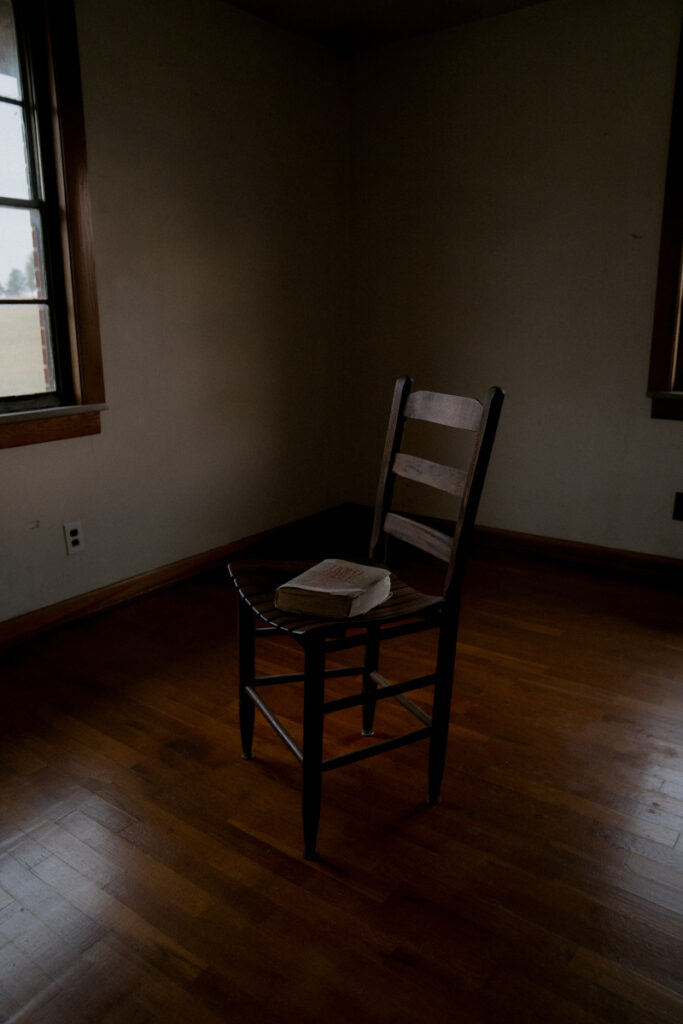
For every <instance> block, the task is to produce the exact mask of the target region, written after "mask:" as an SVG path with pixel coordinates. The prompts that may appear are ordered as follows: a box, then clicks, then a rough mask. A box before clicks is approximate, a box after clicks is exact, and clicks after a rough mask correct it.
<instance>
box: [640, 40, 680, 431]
mask: <svg viewBox="0 0 683 1024" xmlns="http://www.w3.org/2000/svg"><path fill="white" fill-rule="evenodd" d="M681 40H682V41H683V29H682V31H681ZM682 293H683V43H679V53H678V68H677V71H676V85H675V91H674V103H673V112H672V116H671V136H670V141H669V160H668V166H667V173H666V188H665V193H664V211H663V215H662V234H661V240H660V248H659V271H658V275H657V292H656V298H655V315H654V326H653V331H652V349H651V356H650V376H649V381H648V395H649V396H650V398H651V399H652V416H653V417H654V418H656V419H670V420H682V419H683V339H681V298H682Z"/></svg>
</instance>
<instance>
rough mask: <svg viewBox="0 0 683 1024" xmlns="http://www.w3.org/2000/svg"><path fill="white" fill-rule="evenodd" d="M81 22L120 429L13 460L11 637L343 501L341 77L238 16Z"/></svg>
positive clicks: (2, 583)
mask: <svg viewBox="0 0 683 1024" xmlns="http://www.w3.org/2000/svg"><path fill="white" fill-rule="evenodd" d="M77 21H78V31H79V43H80V51H81V71H82V77H83V92H84V106H85V117H86V133H87V144H88V158H89V170H90V187H91V196H92V205H93V219H94V233H95V245H96V269H97V281H98V289H99V301H100V314H101V328H102V345H103V358H104V369H105V380H106V388H107V400H108V404H109V411H108V412H105V413H103V415H102V434H101V435H100V436H96V437H88V438H81V439H77V440H68V441H60V442H55V443H51V444H41V445H34V446H31V447H26V448H15V449H8V450H5V451H2V452H0V460H1V461H2V473H3V479H4V480H5V486H4V488H3V491H4V494H3V503H2V511H1V512H0V527H1V528H0V549H1V550H0V563H1V564H2V575H1V578H0V619H4V618H9V617H11V616H14V615H17V614H20V613H22V612H25V611H28V610H31V609H34V608H38V607H41V606H44V605H48V604H51V603H53V602H57V601H60V600H62V599H65V598H68V597H70V596H72V595H74V594H78V593H84V592H86V591H89V590H92V589H95V588H97V587H100V586H103V585H106V584H108V583H111V582H113V581H116V580H121V579H125V578H127V577H129V576H132V575H135V574H137V573H140V572H144V571H146V570H149V569H152V568H154V567H157V566H160V565H165V564H168V563H171V562H173V561H175V560H177V559H181V558H184V557H187V556H190V555H192V554H195V553H198V552H202V551H207V550H209V549H211V548H212V547H215V546H218V545H222V544H225V543H228V542H230V541H232V540H235V539H237V538H240V537H244V536H247V535H249V534H252V533H254V532H256V531H259V530H262V529H265V528H268V527H271V526H273V525H275V524H277V523H281V522H285V521H287V520H290V519H294V518H297V517H299V516H301V515H305V514H307V513H311V512H313V511H315V510H317V509H319V508H323V507H326V506H328V505H330V504H334V503H335V502H337V501H339V500H341V497H342V494H341V485H340V484H339V483H338V482H337V467H336V465H335V453H336V452H337V450H338V447H339V438H340V432H339V427H338V416H337V415H336V412H337V406H338V401H339V396H340V392H341V389H340V387H339V374H340V357H339V356H340V353H341V345H340V341H341V339H342V337H343V328H342V321H341V316H340V304H339V301H338V300H339V288H340V283H339V282H340V279H341V275H340V260H341V256H342V246H343V239H344V236H343V232H342V231H341V230H340V227H341V224H342V219H341V218H342V203H341V200H340V196H341V194H342V190H343V189H344V188H345V177H344V167H343V157H344V153H345V150H346V147H345V146H344V145H343V138H344V137H345V130H346V125H345V117H344V107H343V97H342V92H341V91H340V80H339V72H340V69H339V68H338V66H337V64H336V62H334V61H330V60H329V58H328V55H327V53H326V51H324V50H323V49H322V48H318V47H316V46H315V45H314V44H312V43H308V42H306V41H303V40H300V39H297V38H296V37H294V36H292V35H289V34H287V33H285V32H281V31H279V30H277V29H271V28H269V27H268V26H267V25H265V23H263V22H260V21H258V20H257V19H255V18H251V17H249V16H247V15H245V14H243V13H242V12H240V11H237V10H235V9H233V8H231V7H230V6H229V5H228V4H226V3H222V2H220V0H193V2H192V3H187V2H184V0H183V2H181V0H145V3H139V2H138V0H118V2H117V3H115V4H93V3H89V2H87V0H78V3H77ZM77 519H80V520H81V521H82V523H83V529H84V537H85V549H84V551H83V552H82V553H81V554H80V555H78V556H75V557H71V558H67V557H66V554H65V546H64V541H63V537H62V523H64V522H69V521H71V520H77Z"/></svg>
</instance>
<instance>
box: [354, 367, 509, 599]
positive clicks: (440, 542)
mask: <svg viewBox="0 0 683 1024" xmlns="http://www.w3.org/2000/svg"><path fill="white" fill-rule="evenodd" d="M412 386H413V381H412V379H411V378H410V377H399V379H398V380H397V381H396V385H395V387H394V398H393V401H392V405H391V412H390V414H389V425H388V427H387V437H386V442H385V446H384V454H383V457H382V467H381V470H380V478H379V485H378V488H377V502H376V504H375V518H374V522H373V527H372V536H371V540H370V558H371V559H373V560H374V559H376V558H377V557H378V548H379V545H380V543H383V542H384V540H385V539H386V536H387V535H388V536H391V537H396V538H398V539H399V540H402V541H405V542H406V543H408V544H412V545H413V546H414V547H417V548H420V549H421V550H422V551H426V552H427V553H428V554H430V555H434V556H436V557H437V558H440V559H441V560H442V561H444V562H446V563H447V564H448V569H447V571H446V574H445V579H444V597H445V598H446V599H447V600H454V599H457V595H458V593H459V591H460V585H461V583H462V576H463V572H464V568H465V561H466V557H467V549H468V547H469V541H470V537H471V533H472V527H473V526H474V520H475V517H476V514H477V508H478V506H479V499H480V497H481V492H482V489H483V486H484V480H485V478H486V470H487V468H488V463H489V458H490V456H491V449H492V447H493V441H494V438H495V434H496V428H497V426H498V419H499V417H500V410H501V407H502V404H503V399H504V397H505V393H504V392H503V390H502V389H501V388H497V387H494V388H491V389H490V390H489V391H488V393H487V395H486V399H485V401H484V403H483V404H482V403H481V402H479V401H478V400H477V399H476V398H463V397H461V396H459V395H444V394H439V393H437V392H434V391H413V390H412ZM406 420H424V421H427V422H429V423H440V424H442V425H443V426H446V427H451V428H453V429H455V430H466V431H471V432H473V434H474V445H473V447H472V454H471V456H470V458H469V464H468V465H466V466H465V467H464V468H456V467H452V466H445V465H442V464H440V463H437V462H432V461H430V460H428V459H424V458H421V457H420V456H417V455H413V454H409V453H407V452H404V451H402V448H401V446H402V443H403V434H404V429H405V424H406ZM397 477H404V478H406V479H408V480H413V481H418V482H419V483H423V484H427V485H429V486H430V487H434V488H436V489H437V490H439V491H444V492H446V493H447V494H450V495H452V496H453V497H454V498H456V499H458V502H459V508H458V512H457V516H456V518H455V528H454V532H453V534H452V535H451V534H450V533H444V532H443V531H442V530H439V529H436V528H435V527H433V526H428V525H426V524H424V523H422V522H420V521H418V520H417V519H414V518H411V517H409V516H406V515H402V514H400V513H398V512H394V511H393V510H392V501H393V497H394V484H395V481H396V478H397Z"/></svg>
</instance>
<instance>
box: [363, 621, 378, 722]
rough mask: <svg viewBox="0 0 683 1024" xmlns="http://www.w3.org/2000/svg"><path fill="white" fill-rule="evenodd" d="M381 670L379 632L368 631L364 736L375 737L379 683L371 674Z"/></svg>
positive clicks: (374, 630)
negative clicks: (376, 696)
mask: <svg viewBox="0 0 683 1024" xmlns="http://www.w3.org/2000/svg"><path fill="white" fill-rule="evenodd" d="M378 668H379V630H378V629H372V628H370V629H368V635H367V643H366V645H365V671H364V672H363V697H364V700H363V725H362V728H361V734H362V735H363V736H374V735H375V730H374V723H375V708H376V707H377V700H376V698H375V695H376V693H377V683H376V682H375V681H374V679H372V678H371V675H370V673H371V672H376V671H377V669H378Z"/></svg>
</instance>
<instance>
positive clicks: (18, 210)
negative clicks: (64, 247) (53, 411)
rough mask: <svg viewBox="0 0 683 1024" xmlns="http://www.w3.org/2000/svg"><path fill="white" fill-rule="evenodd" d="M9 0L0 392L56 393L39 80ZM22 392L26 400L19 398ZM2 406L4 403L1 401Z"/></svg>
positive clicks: (2, 90)
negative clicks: (38, 92)
mask: <svg viewBox="0 0 683 1024" xmlns="http://www.w3.org/2000/svg"><path fill="white" fill-rule="evenodd" d="M22 41H23V37H22V34H21V26H20V25H17V22H16V20H15V18H14V16H13V10H12V4H11V2H10V0H0V399H15V400H16V401H17V403H18V404H19V406H21V405H26V404H29V403H28V402H27V399H28V400H29V402H30V399H31V398H33V399H34V401H33V402H32V403H30V404H33V405H34V406H40V405H50V404H52V403H53V402H54V403H56V402H58V401H59V400H60V399H59V391H60V388H59V383H60V382H59V378H58V372H57V366H58V350H57V345H56V340H57V333H58V331H57V321H58V317H57V309H56V308H55V301H54V294H53V293H54V290H55V289H54V288H53V287H52V286H51V281H50V276H51V275H48V273H47V268H48V259H51V262H52V267H51V269H52V270H53V271H54V270H55V269H56V268H55V267H54V263H55V262H56V256H57V254H56V253H54V252H53V253H50V251H49V250H50V246H49V220H48V209H47V203H46V190H45V182H44V180H43V175H42V169H43V166H44V161H45V159H46V155H44V154H42V153H41V147H40V132H39V126H38V121H37V114H38V106H37V97H36V83H35V82H34V80H33V79H32V76H31V74H30V72H31V64H30V61H29V59H28V57H29V54H28V53H27V52H26V51H25V49H24V47H22V46H21V43H22ZM22 400H23V401H22ZM3 404H4V405H5V407H6V406H7V403H6V402H5V403H3Z"/></svg>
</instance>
